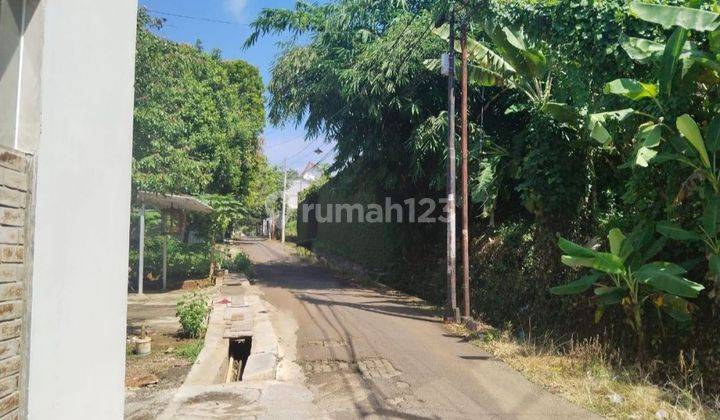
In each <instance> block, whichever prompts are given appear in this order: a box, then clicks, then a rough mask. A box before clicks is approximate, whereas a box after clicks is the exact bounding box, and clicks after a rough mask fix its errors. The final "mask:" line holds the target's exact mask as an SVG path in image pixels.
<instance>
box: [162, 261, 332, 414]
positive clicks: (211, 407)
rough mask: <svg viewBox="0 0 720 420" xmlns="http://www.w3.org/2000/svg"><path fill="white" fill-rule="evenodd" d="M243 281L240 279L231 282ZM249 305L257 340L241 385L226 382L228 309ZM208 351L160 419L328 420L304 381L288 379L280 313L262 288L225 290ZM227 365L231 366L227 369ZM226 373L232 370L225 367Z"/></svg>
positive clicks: (213, 320) (207, 341) (213, 318)
mask: <svg viewBox="0 0 720 420" xmlns="http://www.w3.org/2000/svg"><path fill="white" fill-rule="evenodd" d="M232 280H238V276H237V275H235V274H231V275H230V281H232ZM224 299H229V300H232V302H233V303H237V302H241V301H243V302H244V303H246V304H247V305H248V306H249V308H250V312H251V313H252V316H253V327H252V328H253V341H252V349H251V354H250V357H249V358H248V361H247V366H246V368H245V371H244V375H243V380H242V381H241V382H229V383H222V382H224V378H221V376H223V375H222V372H221V371H222V370H223V362H225V363H226V359H227V351H228V350H227V349H228V340H227V339H225V338H223V333H224V331H225V328H226V322H225V319H224V318H225V311H226V307H227V304H221V303H217V302H219V301H223V300H224ZM215 302H216V303H215V304H214V307H213V312H212V314H211V317H210V325H209V328H208V332H207V334H206V337H205V346H204V348H203V351H202V352H201V353H200V355H199V356H198V359H197V361H196V362H195V364H194V365H193V367H192V370H191V371H190V373H189V374H188V377H187V378H186V380H185V382H184V383H183V385H182V386H181V387H180V389H179V390H178V391H177V393H176V394H175V396H174V397H173V399H172V402H171V403H170V404H169V405H168V407H167V408H166V409H165V411H164V412H163V413H162V415H161V416H160V417H158V418H159V419H208V418H213V419H237V418H258V419H297V418H324V417H326V416H325V415H324V414H323V413H322V412H321V411H320V410H319V409H318V408H317V407H316V406H315V405H314V404H313V395H312V393H311V392H310V391H309V390H308V389H307V388H306V387H305V386H304V384H303V378H298V377H294V376H293V375H288V374H286V372H283V370H285V369H287V368H286V367H285V364H284V363H280V362H281V361H282V359H283V355H284V354H285V353H286V351H287V349H286V348H285V346H283V345H281V343H280V342H279V341H278V337H277V334H276V332H275V328H274V327H273V324H272V322H271V318H272V317H275V316H277V315H278V314H277V311H276V310H275V309H274V308H273V307H271V306H270V305H268V304H267V303H266V302H264V301H263V300H262V298H261V296H260V292H259V291H258V289H257V288H256V287H254V286H252V285H250V284H249V283H248V282H247V281H244V282H242V285H240V286H224V287H222V288H221V293H220V297H219V298H218V299H216V300H215ZM225 366H227V365H226V364H225ZM225 369H226V367H225Z"/></svg>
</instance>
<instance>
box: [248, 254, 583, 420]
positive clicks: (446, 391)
mask: <svg viewBox="0 0 720 420" xmlns="http://www.w3.org/2000/svg"><path fill="white" fill-rule="evenodd" d="M242 248H243V249H244V251H245V252H247V253H248V254H249V256H250V258H251V259H252V260H253V261H254V262H255V264H256V266H255V267H256V276H257V283H256V285H257V286H258V288H259V289H260V290H261V292H262V294H263V296H264V298H265V300H266V301H267V302H268V303H269V304H270V305H272V306H273V307H274V309H275V310H276V311H277V312H278V313H279V314H281V315H282V318H283V319H285V321H277V322H279V323H282V324H284V326H282V325H278V329H279V331H280V334H279V335H280V339H281V341H283V342H284V343H285V345H287V346H290V347H291V348H292V350H291V351H289V352H287V351H286V357H287V358H290V359H293V360H285V361H284V362H285V363H288V362H290V363H294V364H296V365H299V366H300V368H301V371H302V372H301V373H300V376H299V378H300V379H299V380H302V381H304V382H305V384H306V386H307V387H308V388H309V389H310V390H311V391H312V393H313V395H314V397H315V404H316V405H317V407H318V408H320V409H321V410H323V412H325V413H327V415H328V416H329V417H332V418H398V419H440V418H443V419H445V418H453V419H455V418H466V419H477V418H527V419H539V418H552V419H558V418H573V419H576V418H591V417H593V415H591V414H590V413H588V412H586V411H584V410H582V409H580V408H578V407H575V406H573V405H571V404H570V403H568V402H566V401H564V400H562V399H561V398H559V397H556V396H554V395H551V394H550V393H548V392H545V391H544V390H542V389H540V388H538V387H537V386H535V385H533V384H531V383H529V382H528V381H527V380H525V379H524V378H523V377H521V376H520V375H519V374H518V373H516V372H515V371H513V370H512V369H510V368H509V367H508V366H507V365H505V364H504V363H502V362H500V361H497V360H494V359H493V358H492V357H491V356H490V355H489V354H487V353H484V352H483V351H481V350H480V349H478V348H477V347H475V346H473V345H471V344H469V343H466V342H464V341H463V340H462V339H460V338H458V337H455V336H452V335H451V334H448V332H447V331H446V330H445V328H444V327H443V325H442V323H441V320H440V319H438V318H435V317H433V316H431V315H429V314H428V312H427V311H423V310H422V307H421V306H420V305H421V302H419V301H418V300H417V299H413V298H409V297H406V296H404V295H402V294H399V293H395V292H392V291H378V290H372V289H368V288H362V287H357V286H353V285H351V284H350V283H349V282H347V281H345V280H342V279H339V278H337V277H336V276H334V275H333V274H332V273H331V272H330V271H328V270H326V269H324V268H320V267H317V266H312V265H309V264H304V263H302V262H300V261H298V260H297V259H295V258H293V257H290V256H289V255H288V254H287V253H286V252H285V250H284V249H283V248H282V247H281V246H280V244H279V243H277V242H270V241H264V242H255V243H248V244H244V245H243V246H242ZM287 325H292V328H291V329H288V327H287Z"/></svg>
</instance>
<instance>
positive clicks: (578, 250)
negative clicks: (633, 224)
mask: <svg viewBox="0 0 720 420" xmlns="http://www.w3.org/2000/svg"><path fill="white" fill-rule="evenodd" d="M608 242H609V244H610V252H598V251H595V250H594V249H591V248H586V247H582V246H580V245H577V244H575V243H573V242H570V241H568V240H566V239H563V238H561V239H560V242H559V244H558V245H559V247H560V249H562V251H563V252H564V253H565V255H563V256H562V262H563V264H565V265H567V266H570V267H586V268H591V269H592V271H591V272H590V274H588V275H585V276H583V277H581V278H580V279H579V280H576V281H574V282H572V283H569V284H566V285H564V286H556V287H553V288H551V289H550V291H551V292H552V293H554V294H558V295H573V294H578V293H582V292H585V291H586V290H587V289H589V288H591V287H595V291H594V292H595V296H596V302H597V305H598V309H597V311H596V315H595V322H599V320H600V318H601V317H602V315H603V314H604V312H605V308H607V307H608V306H612V305H618V304H619V305H622V307H623V308H624V310H625V312H626V316H627V323H628V325H630V326H631V327H632V329H633V331H634V332H635V334H636V335H637V338H638V355H640V356H642V355H644V354H645V351H646V349H645V325H644V324H643V312H644V311H645V307H646V304H648V303H649V302H654V303H655V305H656V306H657V307H658V308H660V309H662V310H664V311H665V312H667V313H668V315H670V316H671V317H673V318H674V319H676V320H678V321H688V320H689V319H690V311H689V305H690V304H689V302H687V301H686V300H685V299H684V298H696V297H697V296H698V294H699V293H700V292H701V291H702V290H703V289H704V288H705V287H704V286H702V285H700V284H698V283H695V282H692V281H690V280H688V279H686V278H684V277H682V276H683V275H684V274H686V273H687V270H686V269H684V268H683V267H681V266H679V265H676V264H673V263H670V262H662V261H653V262H648V261H649V260H651V259H653V258H654V257H655V255H656V254H657V253H658V252H659V251H660V248H662V244H663V243H662V242H660V243H658V242H656V241H654V240H653V237H652V229H647V228H646V227H645V226H638V227H637V228H636V229H635V230H633V232H632V233H631V234H630V235H629V236H628V237H626V236H625V235H624V234H623V233H622V231H621V230H620V229H613V230H611V231H610V233H609V235H608ZM658 244H659V245H658Z"/></svg>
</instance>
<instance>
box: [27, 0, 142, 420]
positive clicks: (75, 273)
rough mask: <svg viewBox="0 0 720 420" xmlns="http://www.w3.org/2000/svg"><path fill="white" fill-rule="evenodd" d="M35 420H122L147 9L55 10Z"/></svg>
mask: <svg viewBox="0 0 720 420" xmlns="http://www.w3.org/2000/svg"><path fill="white" fill-rule="evenodd" d="M44 7H45V10H44V20H45V25H44V47H43V57H42V82H41V83H42V85H41V101H42V117H41V130H42V133H41V137H40V142H39V145H38V149H37V161H38V174H37V176H38V179H37V190H36V191H37V207H36V219H35V245H34V246H35V254H34V259H33V265H34V266H33V277H32V289H33V290H32V294H33V296H32V312H31V317H32V321H31V341H30V371H29V400H28V414H29V417H30V418H31V419H119V418H122V416H123V406H124V361H125V316H126V285H127V255H128V228H129V218H128V215H129V214H130V162H131V160H130V159H131V146H132V108H133V69H134V52H135V16H136V9H137V1H136V0H61V1H59V0H46V1H45V5H44Z"/></svg>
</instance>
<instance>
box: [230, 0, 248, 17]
mask: <svg viewBox="0 0 720 420" xmlns="http://www.w3.org/2000/svg"><path fill="white" fill-rule="evenodd" d="M247 3H248V0H225V9H227V10H228V11H229V12H230V13H231V14H232V15H233V16H234V17H235V19H237V20H238V21H242V19H243V12H244V11H245V6H247Z"/></svg>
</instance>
